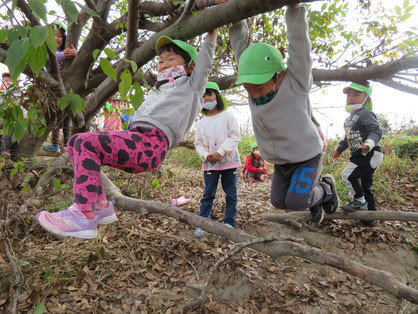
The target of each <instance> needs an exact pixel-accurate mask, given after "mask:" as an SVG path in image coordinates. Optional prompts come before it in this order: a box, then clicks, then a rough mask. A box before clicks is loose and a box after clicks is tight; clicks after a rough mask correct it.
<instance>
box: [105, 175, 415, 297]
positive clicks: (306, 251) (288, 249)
mask: <svg viewBox="0 0 418 314" xmlns="http://www.w3.org/2000/svg"><path fill="white" fill-rule="evenodd" d="M101 178H102V183H103V187H104V189H105V191H106V195H107V196H108V199H110V200H115V201H116V205H117V206H118V207H119V208H121V209H124V210H129V211H134V212H136V213H139V214H141V215H147V214H159V215H165V216H169V217H172V218H174V219H176V220H178V221H180V222H182V223H187V224H190V225H192V226H194V227H198V228H201V229H203V230H205V231H208V232H211V233H214V234H217V235H220V236H222V237H223V238H226V239H229V240H231V241H234V242H245V241H248V240H252V239H255V237H253V236H251V235H249V234H247V233H245V232H243V231H241V230H237V229H235V228H228V227H226V226H224V225H223V224H220V223H217V222H214V221H212V220H210V219H206V218H203V217H200V216H197V215H195V214H193V213H190V212H187V211H183V210H181V209H179V208H177V207H174V206H172V205H170V204H165V203H160V202H155V201H144V200H137V199H133V198H130V197H126V196H123V195H122V194H121V193H120V190H119V188H118V187H116V186H115V185H114V184H113V183H112V182H111V181H110V180H109V179H108V178H107V177H106V175H104V174H103V173H102V176H101ZM251 248H253V249H255V250H257V251H260V252H263V253H265V254H268V255H270V256H271V257H273V258H277V257H280V256H285V255H290V256H297V257H300V258H303V259H305V260H308V261H311V262H313V263H317V264H320V265H326V266H331V267H334V268H337V269H340V270H342V271H344V272H347V273H349V274H351V275H353V276H356V277H358V278H361V279H363V280H365V281H368V282H370V283H372V284H374V285H376V286H379V287H381V288H382V289H384V290H385V291H387V292H389V293H391V294H393V295H395V296H398V297H401V298H404V299H407V300H408V301H411V302H413V303H416V304H418V290H416V289H414V288H412V287H408V286H407V285H405V284H403V283H401V282H399V281H398V280H396V279H395V278H393V277H392V276H391V275H390V274H389V273H387V272H385V271H382V270H378V269H374V268H371V267H368V266H364V265H362V264H360V263H357V262H355V261H352V260H350V259H348V258H344V257H341V256H338V255H336V254H334V253H330V252H325V251H321V250H319V249H316V248H313V247H310V246H308V245H303V244H299V243H294V242H289V241H274V242H272V243H261V244H254V245H252V246H251Z"/></svg>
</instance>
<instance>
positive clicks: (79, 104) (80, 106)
mask: <svg viewBox="0 0 418 314" xmlns="http://www.w3.org/2000/svg"><path fill="white" fill-rule="evenodd" d="M70 95H71V110H72V112H73V113H76V112H77V110H79V111H83V110H84V99H83V98H81V96H80V95H78V94H70Z"/></svg>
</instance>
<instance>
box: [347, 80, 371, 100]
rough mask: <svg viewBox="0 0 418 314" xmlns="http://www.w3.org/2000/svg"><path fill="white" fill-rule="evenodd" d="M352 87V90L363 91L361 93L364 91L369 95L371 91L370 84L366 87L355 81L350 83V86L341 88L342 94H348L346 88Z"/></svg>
mask: <svg viewBox="0 0 418 314" xmlns="http://www.w3.org/2000/svg"><path fill="white" fill-rule="evenodd" d="M350 88H351V89H354V90H357V91H359V92H363V93H366V94H367V96H369V97H370V96H371V95H372V91H373V89H372V87H371V86H370V87H366V86H364V85H360V84H357V83H351V84H350V86H348V87H344V89H343V93H344V94H348V90H349V89H350Z"/></svg>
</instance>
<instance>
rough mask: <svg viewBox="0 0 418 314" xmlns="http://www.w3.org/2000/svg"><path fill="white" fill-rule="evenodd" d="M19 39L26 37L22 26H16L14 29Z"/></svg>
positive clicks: (25, 30) (25, 31) (26, 31)
mask: <svg viewBox="0 0 418 314" xmlns="http://www.w3.org/2000/svg"><path fill="white" fill-rule="evenodd" d="M14 28H15V29H16V31H17V33H18V34H19V36H20V37H21V38H25V37H27V35H28V30H27V28H26V27H24V26H22V25H16V26H15V27H14Z"/></svg>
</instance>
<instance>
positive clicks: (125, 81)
mask: <svg viewBox="0 0 418 314" xmlns="http://www.w3.org/2000/svg"><path fill="white" fill-rule="evenodd" d="M131 85H132V75H131V73H130V72H129V71H128V70H124V71H123V72H122V74H121V75H120V83H119V93H120V94H121V98H122V99H126V96H127V94H128V92H129V89H130V88H131ZM122 99H121V101H122Z"/></svg>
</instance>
